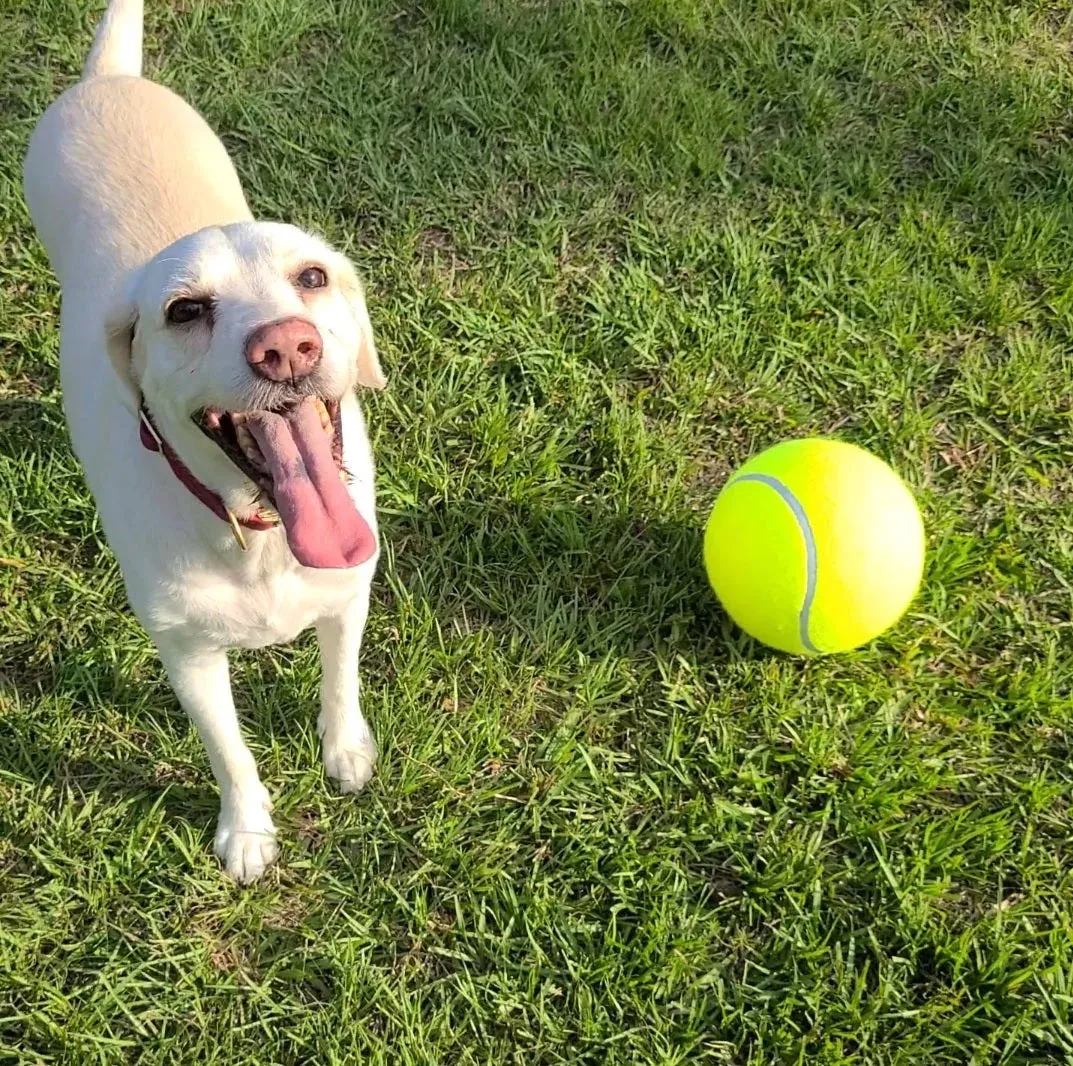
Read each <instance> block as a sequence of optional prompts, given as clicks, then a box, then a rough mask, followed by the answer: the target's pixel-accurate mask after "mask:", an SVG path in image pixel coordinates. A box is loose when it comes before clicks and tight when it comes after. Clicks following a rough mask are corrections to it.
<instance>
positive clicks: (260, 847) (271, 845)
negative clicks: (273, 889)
mask: <svg viewBox="0 0 1073 1066" xmlns="http://www.w3.org/2000/svg"><path fill="white" fill-rule="evenodd" d="M271 809H272V803H271V801H270V800H269V798H268V793H267V792H265V790H264V789H263V788H262V789H261V790H260V794H257V795H254V796H246V797H242V798H239V797H228V798H226V799H225V800H224V802H223V804H222V806H221V807H220V822H219V825H218V826H217V828H216V854H217V855H218V856H219V857H220V861H221V862H222V863H223V866H224V870H226V871H227V875H228V876H229V877H231V878H233V879H234V880H235V881H237V882H238V883H239V884H240V885H248V884H250V882H252V881H256V880H257V878H259V877H260V876H261V874H263V873H264V872H265V870H267V869H268V867H269V866H271V865H272V863H274V862H275V861H276V859H277V858H278V857H279V844H278V843H277V841H276V827H275V826H274V825H273V824H272V818H271V817H270V816H269V813H268V812H269V811H270V810H271Z"/></svg>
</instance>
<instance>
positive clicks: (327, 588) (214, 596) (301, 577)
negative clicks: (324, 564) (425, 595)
mask: <svg viewBox="0 0 1073 1066" xmlns="http://www.w3.org/2000/svg"><path fill="white" fill-rule="evenodd" d="M359 571H364V567H362V568H359V569H358V570H355V571H316V572H312V573H311V572H310V571H308V570H306V569H304V568H302V567H298V566H285V567H281V568H268V569H266V570H262V571H261V572H259V573H256V574H248V575H246V577H245V579H236V578H235V577H234V576H233V575H230V574H227V575H221V574H219V573H216V572H214V571H213V570H212V569H208V570H205V571H201V572H198V573H194V574H188V575H187V578H186V581H185V582H184V586H185V587H184V588H183V590H182V601H183V602H182V606H181V612H182V614H183V616H184V617H183V623H184V624H185V625H187V626H191V627H193V628H194V629H196V630H198V631H200V632H201V633H203V634H206V635H210V636H211V638H213V641H214V642H215V643H218V644H219V645H221V646H224V647H240V648H263V647H265V646H266V645H269V644H281V643H285V642H287V641H290V640H293V639H294V638H295V637H297V636H298V634H299V633H301V632H302V631H303V630H304V629H307V628H309V626H311V625H313V624H314V623H315V622H316V621H317V620H318V619H320V618H323V617H325V616H329V615H332V614H335V613H337V612H338V611H340V610H342V608H343V607H344V606H345V605H346V604H347V603H348V602H349V601H350V600H352V599H353V598H354V596H356V595H357V594H358V591H359V589H360V582H361V581H362V580H363V579H364V580H368V579H367V577H363V575H362V573H360V572H359Z"/></svg>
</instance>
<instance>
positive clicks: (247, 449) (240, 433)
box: [235, 422, 268, 470]
mask: <svg viewBox="0 0 1073 1066" xmlns="http://www.w3.org/2000/svg"><path fill="white" fill-rule="evenodd" d="M235 438H236V439H237V440H238V446H239V447H240V448H241V449H242V451H243V454H245V456H246V458H247V459H249V461H250V462H251V463H253V465H254V466H255V467H256V468H257V469H258V470H265V469H267V465H268V464H267V463H265V457H264V453H263V452H262V451H261V447H260V445H259V444H258V443H257V441H255V440H254V439H253V434H252V433H251V432H250V431H249V429H248V428H247V427H246V426H244V425H243V424H242V423H241V422H239V423H238V424H237V425H236V426H235Z"/></svg>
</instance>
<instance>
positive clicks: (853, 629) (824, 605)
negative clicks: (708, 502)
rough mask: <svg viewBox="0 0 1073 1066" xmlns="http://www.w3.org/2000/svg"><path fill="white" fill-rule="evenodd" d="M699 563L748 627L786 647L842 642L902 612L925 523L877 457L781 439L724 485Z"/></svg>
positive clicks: (864, 637) (819, 649)
mask: <svg viewBox="0 0 1073 1066" xmlns="http://www.w3.org/2000/svg"><path fill="white" fill-rule="evenodd" d="M704 564H705V567H706V568H707V570H708V578H709V580H710V581H711V583H712V588H713V589H714V590H715V593H716V595H717V596H718V597H719V599H720V601H721V602H722V604H723V606H724V608H725V609H726V612H727V614H729V615H730V617H731V618H733V619H734V621H735V622H737V624H738V625H739V626H741V628H742V629H744V630H745V632H746V633H748V634H749V635H750V636H752V637H755V638H756V639H757V640H760V641H763V643H765V644H769V645H770V646H771V647H773V648H778V649H779V650H781V651H789V652H803V653H807V654H823V653H826V652H835V651H848V650H850V649H851V648H857V647H859V646H860V645H862V644H866V643H867V642H868V641H870V640H872V639H874V638H875V637H878V636H879V635H880V634H881V633H882V632H883V631H884V630H886V629H888V628H889V627H890V626H892V625H893V624H894V623H895V622H897V621H898V619H899V618H901V617H902V615H903V614H904V613H905V611H906V609H907V608H908V606H909V604H910V601H911V600H912V599H913V597H914V596H915V595H916V592H917V589H918V588H919V587H920V578H921V574H922V573H923V570H924V525H923V523H922V521H921V519H920V511H919V510H918V508H917V505H916V501H915V500H914V499H913V497H912V494H911V493H910V492H909V489H908V488H906V485H905V483H904V482H903V481H902V479H901V478H900V477H898V475H897V474H896V473H895V472H894V471H893V470H892V469H891V468H890V467H889V466H887V464H886V463H884V462H883V460H882V459H878V458H876V456H874V455H872V454H870V453H869V452H866V451H864V449H862V448H858V447H856V445H853V444H846V443H844V442H842V441H836V440H823V439H817V438H813V439H809V440H791V441H785V442H784V443H782V444H776V445H775V446H774V447H773V448H768V449H767V451H764V452H761V453H760V454H759V455H757V456H755V457H754V458H752V459H750V460H749V462H747V463H746V464H745V465H744V466H742V467H741V468H740V469H739V470H738V471H737V472H736V473H735V474H734V475H733V476H732V477H731V478H730V480H729V481H728V482H727V483H726V485H725V486H724V487H723V489H722V491H721V492H720V493H719V496H718V497H717V498H716V501H715V506H714V507H713V508H712V514H711V517H710V518H709V519H708V527H707V529H706V530H705V534H704Z"/></svg>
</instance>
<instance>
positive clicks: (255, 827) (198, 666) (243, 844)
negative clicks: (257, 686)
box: [157, 639, 279, 884]
mask: <svg viewBox="0 0 1073 1066" xmlns="http://www.w3.org/2000/svg"><path fill="white" fill-rule="evenodd" d="M157 649H158V650H159V652H160V658H161V660H162V661H163V663H164V669H165V670H166V671H167V673H168V679H169V680H170V681H171V685H172V688H173V689H174V690H175V694H176V696H178V697H179V702H180V703H181V704H182V707H183V710H184V711H186V713H187V714H188V715H189V716H190V720H191V721H192V722H193V723H194V725H195V726H196V728H197V731H198V733H199V734H200V736H201V739H202V741H203V742H204V744H205V748H206V750H207V751H208V753H209V762H210V764H211V765H212V772H213V773H214V774H215V775H216V781H217V783H218V784H219V786H220V821H219V823H218V825H217V828H216V854H217V855H219V857H220V859H221V861H222V862H223V864H224V868H225V869H226V870H227V872H228V874H230V875H231V877H233V878H234V879H235V880H236V881H238V882H240V883H242V884H247V883H248V882H250V881H254V880H256V879H257V878H258V877H260V876H261V874H263V873H264V871H265V867H267V866H269V865H271V863H272V862H274V861H275V858H276V856H277V855H278V853H279V847H278V845H277V843H276V827H275V826H274V825H273V824H272V818H271V815H270V814H269V811H271V810H272V803H271V800H270V799H269V797H268V792H267V791H266V789H265V787H264V785H262V784H261V779H260V777H258V775H257V764H256V763H255V762H254V761H253V756H252V755H251V754H250V749H249V748H248V747H246V742H245V741H244V740H243V739H242V731H241V730H240V729H239V724H238V714H237V713H236V711H235V704H234V701H233V699H232V697H231V678H230V675H229V673H228V667H227V652H226V651H224V650H223V649H222V648H212V649H206V648H190V647H187V646H184V645H183V644H182V643H181V642H179V641H174V640H166V639H165V640H160V639H158V640H157Z"/></svg>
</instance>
